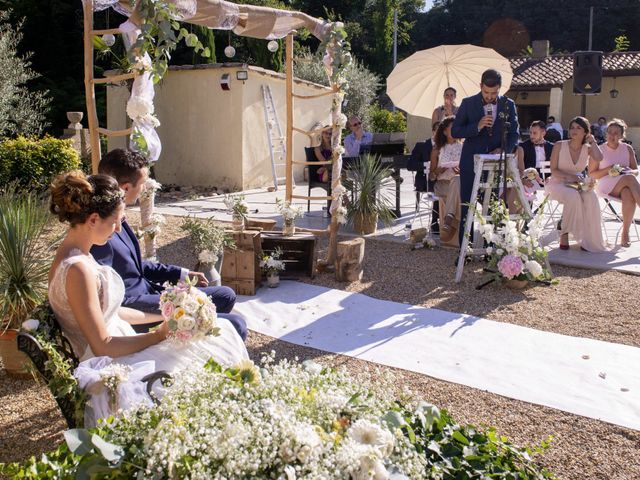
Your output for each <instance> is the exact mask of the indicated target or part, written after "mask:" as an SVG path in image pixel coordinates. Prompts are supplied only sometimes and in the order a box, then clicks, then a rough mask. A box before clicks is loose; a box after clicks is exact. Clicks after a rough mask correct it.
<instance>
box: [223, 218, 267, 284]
mask: <svg viewBox="0 0 640 480" xmlns="http://www.w3.org/2000/svg"><path fill="white" fill-rule="evenodd" d="M232 234H233V238H234V240H235V242H236V249H235V250H231V249H225V251H224V261H223V263H222V272H220V273H221V275H222V284H223V285H225V286H227V287H231V288H233V289H234V290H235V292H236V293H237V294H239V295H255V294H256V290H257V289H258V287H260V283H261V279H262V275H261V272H260V258H259V257H260V254H261V253H262V248H261V245H260V232H259V231H256V230H244V231H243V232H232Z"/></svg>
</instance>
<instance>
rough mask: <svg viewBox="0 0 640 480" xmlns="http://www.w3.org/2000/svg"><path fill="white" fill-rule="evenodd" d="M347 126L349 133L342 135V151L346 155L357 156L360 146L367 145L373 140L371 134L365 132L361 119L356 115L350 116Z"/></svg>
mask: <svg viewBox="0 0 640 480" xmlns="http://www.w3.org/2000/svg"><path fill="white" fill-rule="evenodd" d="M347 126H348V127H349V130H351V133H350V134H349V135H347V136H346V137H344V151H345V155H346V156H347V157H357V156H358V155H360V146H362V145H369V144H371V142H372V141H373V134H372V133H371V132H365V131H364V128H363V127H362V121H361V120H360V119H359V118H358V117H356V116H353V117H350V118H349V121H348V122H347Z"/></svg>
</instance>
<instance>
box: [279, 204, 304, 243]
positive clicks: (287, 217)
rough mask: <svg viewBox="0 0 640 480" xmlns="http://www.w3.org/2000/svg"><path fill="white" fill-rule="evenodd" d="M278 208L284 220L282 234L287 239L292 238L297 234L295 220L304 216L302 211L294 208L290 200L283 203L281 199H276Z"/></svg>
mask: <svg viewBox="0 0 640 480" xmlns="http://www.w3.org/2000/svg"><path fill="white" fill-rule="evenodd" d="M276 208H277V209H278V211H279V212H280V214H281V215H282V218H283V220H284V223H283V225H282V234H283V235H284V236H286V237H290V236H292V235H293V234H294V233H296V225H295V220H296V218H298V217H299V216H301V215H302V209H301V208H300V207H294V206H292V205H291V203H290V202H289V201H288V200H286V201H284V202H283V201H282V200H280V199H279V198H276Z"/></svg>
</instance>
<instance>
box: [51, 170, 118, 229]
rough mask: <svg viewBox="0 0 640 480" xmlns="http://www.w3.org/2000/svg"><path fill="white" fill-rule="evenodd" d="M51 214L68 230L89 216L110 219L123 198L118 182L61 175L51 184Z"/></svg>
mask: <svg viewBox="0 0 640 480" xmlns="http://www.w3.org/2000/svg"><path fill="white" fill-rule="evenodd" d="M50 191H51V203H50V205H49V209H50V210H51V213H53V214H54V215H55V216H57V217H58V220H60V221H61V222H69V224H71V226H72V227H73V226H75V225H78V224H82V223H84V222H86V221H87V217H88V216H89V215H91V214H92V213H97V214H98V215H99V216H100V218H108V217H110V216H111V215H112V214H113V213H114V212H115V211H116V209H117V208H118V207H119V206H120V204H121V203H122V202H123V201H124V196H123V193H122V190H120V186H119V185H118V182H116V180H115V179H114V178H113V177H110V176H108V175H100V174H98V175H90V176H88V177H87V176H86V175H85V174H84V173H83V172H81V171H80V170H73V171H71V172H67V173H62V174H60V175H58V176H57V177H56V178H55V179H54V180H53V183H52V184H51V188H50Z"/></svg>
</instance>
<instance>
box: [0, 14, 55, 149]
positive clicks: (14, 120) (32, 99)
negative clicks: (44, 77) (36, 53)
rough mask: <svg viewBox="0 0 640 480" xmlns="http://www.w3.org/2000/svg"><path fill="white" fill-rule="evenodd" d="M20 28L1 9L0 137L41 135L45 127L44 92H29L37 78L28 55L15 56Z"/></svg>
mask: <svg viewBox="0 0 640 480" xmlns="http://www.w3.org/2000/svg"><path fill="white" fill-rule="evenodd" d="M22 25H23V22H22V21H20V22H19V23H18V24H17V25H15V26H12V25H11V24H10V23H9V12H3V11H1V6H0V138H2V137H13V136H15V135H19V134H23V135H40V134H41V133H42V130H43V129H44V128H45V127H46V125H47V122H46V113H47V108H48V105H49V99H48V97H47V92H44V91H33V90H30V89H29V87H28V83H29V82H31V81H32V80H34V79H36V78H38V77H39V75H38V74H36V73H35V72H34V71H33V70H32V69H31V61H30V57H31V54H26V55H23V56H21V55H18V44H19V43H20V42H21V41H22Z"/></svg>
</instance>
